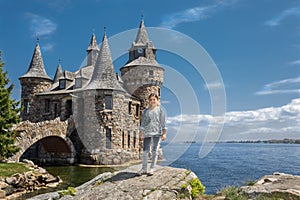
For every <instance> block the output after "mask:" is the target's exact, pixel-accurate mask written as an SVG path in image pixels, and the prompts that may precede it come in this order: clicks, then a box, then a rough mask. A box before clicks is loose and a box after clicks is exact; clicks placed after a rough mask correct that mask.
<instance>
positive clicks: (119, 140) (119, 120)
mask: <svg viewBox="0 0 300 200" xmlns="http://www.w3.org/2000/svg"><path fill="white" fill-rule="evenodd" d="M125 95H126V94H125V93H124V92H119V91H110V90H95V91H92V90H91V91H86V92H84V97H83V100H81V101H84V103H83V104H84V105H83V107H84V117H83V121H84V123H83V124H82V127H83V130H84V132H85V133H84V139H83V140H84V141H83V143H84V145H85V146H86V147H87V148H86V151H85V152H84V155H83V156H82V157H86V159H85V162H87V163H88V164H90V163H97V164H120V163H124V162H127V161H129V160H132V159H134V160H136V159H139V151H140V144H139V137H138V129H139V116H136V115H135V114H136V113H135V112H131V114H129V102H131V105H132V106H134V107H136V104H138V103H139V102H138V101H136V100H131V99H130V97H129V96H125ZM105 96H111V97H112V109H107V108H106V107H105ZM109 137H110V138H109ZM87 157H88V158H87ZM88 159H91V160H90V161H89V160H88Z"/></svg>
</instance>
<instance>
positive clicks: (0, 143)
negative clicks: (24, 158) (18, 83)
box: [0, 51, 20, 161]
mask: <svg viewBox="0 0 300 200" xmlns="http://www.w3.org/2000/svg"><path fill="white" fill-rule="evenodd" d="M3 68H4V63H3V62H2V52H1V51H0V113H1V115H0V161H3V160H4V159H5V158H9V157H11V156H13V155H14V154H15V153H17V152H18V151H19V148H18V147H16V146H14V142H15V135H14V133H13V132H12V131H11V128H12V126H13V124H16V123H18V122H19V121H20V117H19V115H18V113H19V111H20V108H18V105H19V102H17V101H16V100H13V99H10V96H11V92H12V89H13V87H14V85H13V84H10V85H9V79H8V78H7V71H6V72H4V69H3Z"/></svg>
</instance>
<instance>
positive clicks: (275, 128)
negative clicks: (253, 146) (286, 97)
mask: <svg viewBox="0 0 300 200" xmlns="http://www.w3.org/2000/svg"><path fill="white" fill-rule="evenodd" d="M218 118H219V117H214V116H211V115H184V114H182V115H178V116H175V117H169V118H168V126H169V127H171V128H172V130H177V131H178V132H177V133H176V134H177V135H182V136H181V138H183V141H184V138H187V137H188V135H191V131H195V130H197V135H198V136H199V137H198V138H201V139H202V140H203V139H204V138H205V134H206V133H207V130H208V128H209V126H210V125H211V123H212V121H214V123H219V124H215V125H219V126H222V125H224V127H223V130H222V133H221V136H220V140H259V139H282V138H300V98H299V99H293V100H292V101H291V102H290V103H289V104H287V105H284V106H282V107H269V108H263V109H258V110H249V111H234V112H227V113H226V114H225V116H224V121H223V120H219V119H218ZM220 119H221V118H220ZM223 123H224V124H223ZM174 134H175V133H174ZM185 136H186V137H185Z"/></svg>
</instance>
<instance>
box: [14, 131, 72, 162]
mask: <svg viewBox="0 0 300 200" xmlns="http://www.w3.org/2000/svg"><path fill="white" fill-rule="evenodd" d="M23 159H28V160H31V161H33V162H34V163H35V164H37V165H70V164H74V163H75V162H76V151H75V150H74V147H73V144H72V142H71V141H68V140H65V139H63V138H61V137H59V136H47V137H44V138H42V139H40V140H38V141H37V142H35V143H33V144H32V145H31V146H30V147H29V148H27V149H26V150H25V152H24V153H23V154H22V155H21V157H20V161H22V160H23Z"/></svg>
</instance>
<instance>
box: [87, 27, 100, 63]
mask: <svg viewBox="0 0 300 200" xmlns="http://www.w3.org/2000/svg"><path fill="white" fill-rule="evenodd" d="M86 51H87V66H89V65H95V63H96V61H97V57H98V53H99V47H98V44H97V40H96V36H95V34H94V33H93V35H92V38H91V41H90V44H89V46H88V48H87V50H86Z"/></svg>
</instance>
